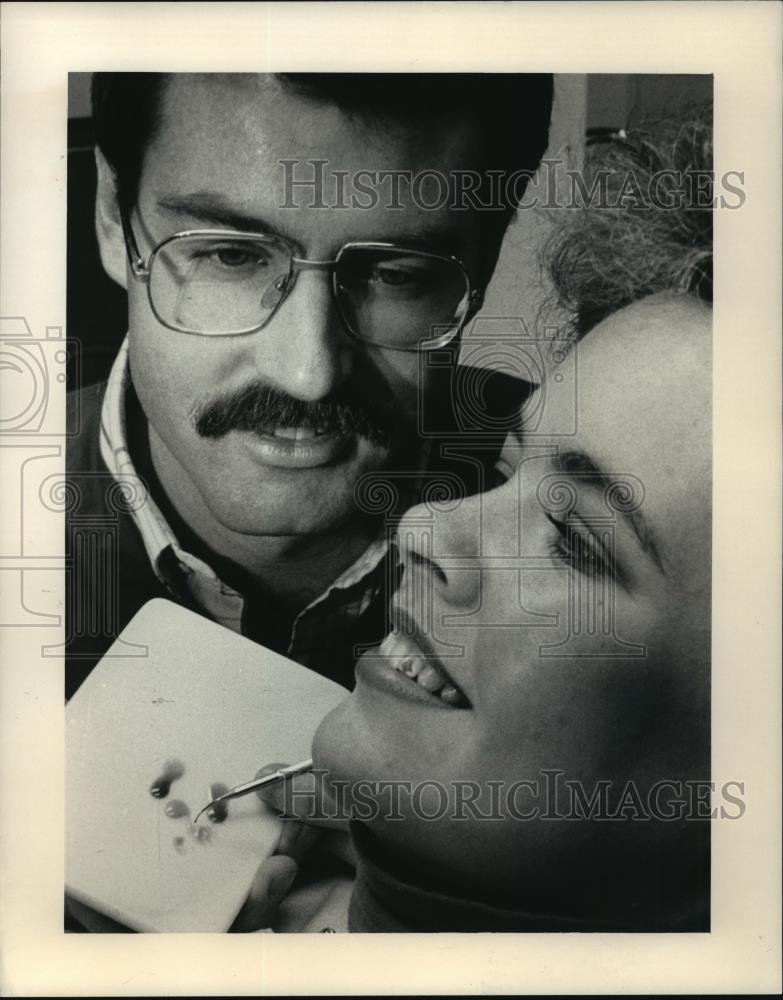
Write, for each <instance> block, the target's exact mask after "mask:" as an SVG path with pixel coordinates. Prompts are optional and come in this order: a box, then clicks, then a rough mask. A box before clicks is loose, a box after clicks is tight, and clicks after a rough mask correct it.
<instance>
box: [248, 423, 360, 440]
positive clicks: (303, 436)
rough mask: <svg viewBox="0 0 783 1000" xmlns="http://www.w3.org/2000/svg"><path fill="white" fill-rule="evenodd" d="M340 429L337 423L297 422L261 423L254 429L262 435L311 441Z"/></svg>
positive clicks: (333, 433)
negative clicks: (290, 424)
mask: <svg viewBox="0 0 783 1000" xmlns="http://www.w3.org/2000/svg"><path fill="white" fill-rule="evenodd" d="M338 431H340V428H339V426H338V425H337V424H297V425H296V426H283V425H277V424H269V425H261V426H259V427H257V428H255V429H254V432H255V433H256V434H259V435H261V436H263V437H275V438H282V439H283V440H287V441H312V440H313V439H314V438H317V437H326V436H329V435H336V434H337V433H338Z"/></svg>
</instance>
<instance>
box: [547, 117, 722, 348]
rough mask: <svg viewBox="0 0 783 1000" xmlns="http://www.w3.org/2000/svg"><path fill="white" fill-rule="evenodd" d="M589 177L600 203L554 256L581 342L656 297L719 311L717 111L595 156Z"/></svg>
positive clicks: (630, 132)
mask: <svg viewBox="0 0 783 1000" xmlns="http://www.w3.org/2000/svg"><path fill="white" fill-rule="evenodd" d="M584 174H585V180H586V184H585V191H590V192H591V196H590V197H589V199H588V201H587V202H586V203H585V204H583V205H582V206H581V207H580V209H579V211H578V213H577V215H576V217H575V218H570V219H568V220H566V221H565V222H564V223H563V224H562V225H560V226H558V227H557V229H556V230H555V233H554V235H553V237H552V238H551V239H550V241H549V243H548V246H547V248H546V250H545V258H546V260H547V266H548V270H549V274H550V277H551V279H552V282H553V284H554V287H555V292H556V295H557V297H558V301H559V304H560V305H561V306H562V307H565V309H566V310H567V311H568V312H569V313H570V318H571V323H572V331H571V332H572V334H573V336H574V337H576V338H579V337H582V336H584V334H585V333H587V332H588V331H589V330H590V329H592V327H594V326H596V325H597V324H598V323H600V322H601V320H603V319H605V318H606V317H607V316H608V315H610V314H611V313H613V312H616V311H617V310H618V309H621V308H622V307H623V306H626V305H630V303H632V302H635V301H637V300H638V299H641V298H644V297H645V296H647V295H652V294H654V293H656V292H665V291H671V292H675V293H686V294H691V295H694V296H696V297H697V298H698V299H700V300H701V301H703V302H708V303H711V302H712V199H713V189H714V176H713V172H712V105H711V103H705V104H703V105H700V106H698V107H695V108H688V109H686V110H685V111H683V112H682V113H681V114H680V115H679V116H678V117H677V118H676V119H674V118H668V119H646V120H645V121H643V122H639V123H638V124H635V125H629V126H628V127H627V128H626V129H623V130H622V131H620V132H617V133H614V134H613V135H611V136H610V137H609V139H608V141H607V142H606V143H602V144H600V145H596V146H591V147H588V151H587V158H586V163H585V168H584ZM592 192H594V193H592Z"/></svg>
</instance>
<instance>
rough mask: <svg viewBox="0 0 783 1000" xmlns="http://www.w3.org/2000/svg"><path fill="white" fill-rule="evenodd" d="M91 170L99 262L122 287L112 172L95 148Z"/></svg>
mask: <svg viewBox="0 0 783 1000" xmlns="http://www.w3.org/2000/svg"><path fill="white" fill-rule="evenodd" d="M95 167H96V170H97V172H98V185H97V187H96V190H95V233H96V235H97V237H98V246H99V248H100V251H101V263H102V264H103V269H104V271H105V272H106V273H107V274H108V275H109V277H110V278H111V279H112V280H114V281H116V282H117V284H118V285H122V287H123V288H126V289H127V287H128V272H127V269H126V264H127V256H126V253H125V240H124V239H123V235H122V222H121V221H120V203H119V199H118V197H117V182H116V180H115V178H114V171H113V170H112V168H111V167H110V166H109V164H108V163H107V162H106V157H105V156H104V155H103V153H102V152H101V151H100V150H99V149H97V148H96V150H95Z"/></svg>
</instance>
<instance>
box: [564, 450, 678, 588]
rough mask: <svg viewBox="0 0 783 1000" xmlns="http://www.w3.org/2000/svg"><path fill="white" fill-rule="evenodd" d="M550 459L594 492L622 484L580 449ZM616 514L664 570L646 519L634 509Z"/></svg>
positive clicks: (643, 549)
mask: <svg viewBox="0 0 783 1000" xmlns="http://www.w3.org/2000/svg"><path fill="white" fill-rule="evenodd" d="M551 461H552V465H553V467H554V468H555V470H556V471H558V472H562V473H563V474H564V475H575V476H578V477H579V482H580V484H583V485H585V486H587V487H589V488H591V489H593V490H596V491H598V490H600V491H605V490H606V489H607V488H608V487H610V486H614V485H617V484H622V483H623V477H622V475H621V474H611V473H608V472H604V471H603V469H601V468H600V467H599V466H598V465H597V464H596V462H594V461H593V459H592V458H591V457H590V456H589V455H588V454H587V453H586V452H584V451H576V450H573V449H572V450H566V451H562V452H558V454H557V455H556V456H553V457H552V460H551ZM612 509H615V508H612ZM618 513H619V514H620V516H621V517H622V518H623V519H624V520H625V521H626V523H627V524H628V525H629V526H630V527H631V529H632V530H633V533H634V534H635V535H636V538H637V540H638V542H639V544H640V545H641V547H642V551H644V552H646V553H647V555H649V556H650V558H651V559H652V561H653V562H654V563H655V565H656V566H657V567H658V569H659V570H660V571H661V572H662V573H664V572H665V570H664V558H663V548H662V546H661V543H660V541H659V540H658V538H657V537H656V535H655V533H654V531H653V530H652V526H651V524H650V522H649V521H648V519H647V518H646V517H645V516H644V514H643V513H642V512H641V510H639V509H638V508H637V509H636V510H628V511H624V510H620V511H618Z"/></svg>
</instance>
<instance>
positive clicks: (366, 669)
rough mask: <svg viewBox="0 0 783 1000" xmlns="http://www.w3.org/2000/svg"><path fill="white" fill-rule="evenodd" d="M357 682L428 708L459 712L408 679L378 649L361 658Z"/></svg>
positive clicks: (358, 665)
mask: <svg viewBox="0 0 783 1000" xmlns="http://www.w3.org/2000/svg"><path fill="white" fill-rule="evenodd" d="M356 680H357V682H359V683H363V684H367V686H368V687H371V688H374V689H375V690H377V691H382V692H383V693H384V694H390V695H393V696H394V697H396V698H401V699H403V700H405V701H409V702H413V703H415V704H418V705H425V706H426V707H427V708H445V709H447V710H449V709H450V710H455V711H459V709H454V706H453V705H447V704H446V702H445V701H443V700H442V699H441V698H439V697H438V696H437V695H434V694H430V692H429V691H426V690H425V689H424V688H423V687H421V686H420V685H419V684H417V683H416V681H414V680H411V678H410V677H406V676H405V674H403V673H401V672H400V671H399V670H397V668H396V667H395V666H394V664H393V662H392V661H391V660H390V659H387V657H385V656H381V655H380V654H379V653H378V650H377V649H370V650H368V651H367V652H366V653H363V654H362V655H361V656H360V657H359V660H358V662H357V664H356Z"/></svg>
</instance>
